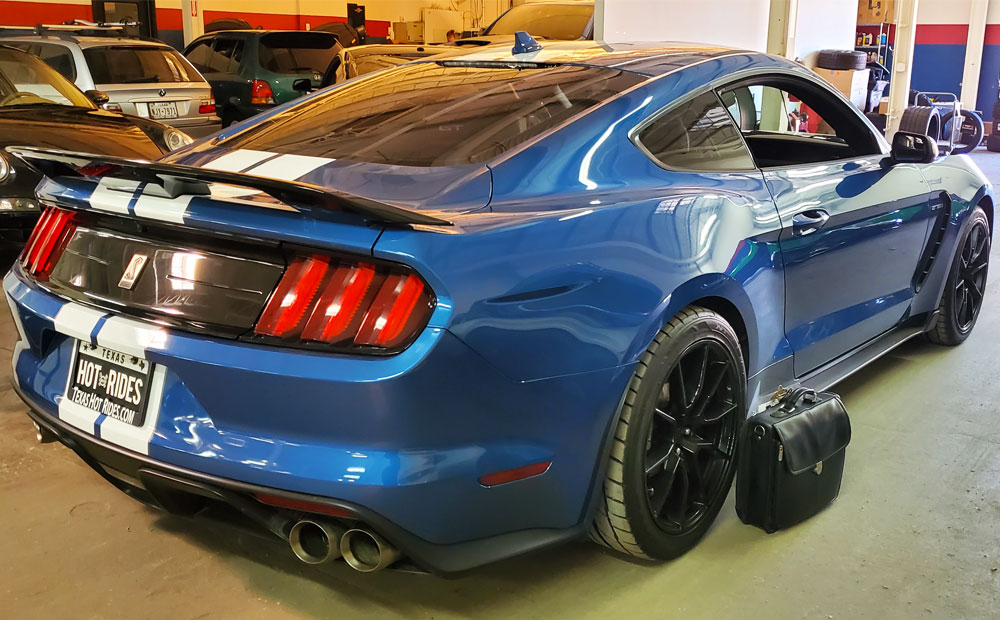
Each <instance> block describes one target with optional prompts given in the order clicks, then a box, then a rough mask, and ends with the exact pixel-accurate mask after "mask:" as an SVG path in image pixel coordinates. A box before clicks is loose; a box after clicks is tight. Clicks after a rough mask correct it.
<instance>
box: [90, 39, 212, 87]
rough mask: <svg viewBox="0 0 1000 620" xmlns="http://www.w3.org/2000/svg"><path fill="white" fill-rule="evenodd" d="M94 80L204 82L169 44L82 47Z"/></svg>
mask: <svg viewBox="0 0 1000 620" xmlns="http://www.w3.org/2000/svg"><path fill="white" fill-rule="evenodd" d="M83 57H84V58H85V59H86V61H87V66H88V67H90V74H91V76H93V78H94V83H95V84H156V83H162V82H204V81H205V80H204V78H202V77H201V75H200V74H199V73H198V72H197V71H196V70H195V68H194V67H192V66H191V65H190V63H188V61H187V60H185V59H184V57H183V56H181V55H180V54H179V53H177V52H176V51H174V50H173V49H171V48H168V47H149V46H142V47H139V46H126V45H122V46H111V47H91V48H87V49H85V50H83Z"/></svg>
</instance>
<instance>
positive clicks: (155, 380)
mask: <svg viewBox="0 0 1000 620" xmlns="http://www.w3.org/2000/svg"><path fill="white" fill-rule="evenodd" d="M101 331H104V330H103V329H102V330H101ZM166 376H167V369H166V368H164V367H163V366H156V367H155V368H154V369H153V376H152V377H151V379H150V384H149V398H148V400H147V403H146V419H145V420H143V422H142V426H133V425H132V424H128V423H125V422H122V421H121V420H116V419H114V418H104V420H103V421H102V422H101V439H103V440H105V441H110V442H111V443H113V444H115V445H118V446H121V447H123V448H126V449H128V450H132V451H133V452H138V453H140V454H149V442H150V440H151V439H152V438H153V433H154V432H155V431H156V422H157V420H158V419H159V417H160V401H161V400H163V382H164V379H165V378H166Z"/></svg>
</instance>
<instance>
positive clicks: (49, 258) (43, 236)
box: [20, 207, 77, 281]
mask: <svg viewBox="0 0 1000 620" xmlns="http://www.w3.org/2000/svg"><path fill="white" fill-rule="evenodd" d="M76 219H77V214H76V213H74V212H72V211H66V210H63V209H55V208H52V207H48V208H46V209H45V211H44V212H42V216H41V217H40V218H39V219H38V223H37V224H36V225H35V229H34V230H33V231H31V236H30V237H28V242H27V243H26V244H25V245H24V250H23V251H22V252H21V259H20V260H21V268H22V269H24V271H25V272H26V273H27V274H28V275H30V276H32V277H34V278H35V279H36V280H41V281H45V280H48V279H49V274H51V273H52V269H53V268H54V267H55V266H56V263H57V262H58V261H59V257H60V256H61V255H62V253H63V250H65V249H66V245H67V244H68V243H69V240H70V239H72V238H73V233H74V232H76Z"/></svg>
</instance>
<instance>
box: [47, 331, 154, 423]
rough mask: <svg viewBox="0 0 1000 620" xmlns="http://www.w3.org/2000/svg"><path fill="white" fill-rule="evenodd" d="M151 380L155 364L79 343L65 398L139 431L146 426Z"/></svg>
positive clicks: (75, 347)
mask: <svg viewBox="0 0 1000 620" xmlns="http://www.w3.org/2000/svg"><path fill="white" fill-rule="evenodd" d="M83 364H87V366H85V367H84V366H83ZM123 377H124V378H123ZM152 377H153V364H152V363H150V362H149V361H147V360H144V359H142V358H140V357H137V356H134V355H129V354H128V353H122V352H121V351H116V350H114V349H109V348H107V347H102V346H100V345H92V344H91V343H89V342H86V341H83V340H77V341H76V344H75V345H74V347H73V363H72V365H71V366H70V376H69V381H68V382H67V383H66V394H65V398H67V399H68V400H69V401H70V402H72V403H75V404H76V405H78V406H80V407H83V408H85V409H88V410H90V411H92V412H94V413H97V414H98V415H106V416H107V417H109V418H112V419H115V420H118V421H120V422H123V423H125V424H128V425H130V426H134V427H137V428H139V427H142V426H143V424H145V422H146V412H147V410H148V408H149V392H150V384H151V382H152Z"/></svg>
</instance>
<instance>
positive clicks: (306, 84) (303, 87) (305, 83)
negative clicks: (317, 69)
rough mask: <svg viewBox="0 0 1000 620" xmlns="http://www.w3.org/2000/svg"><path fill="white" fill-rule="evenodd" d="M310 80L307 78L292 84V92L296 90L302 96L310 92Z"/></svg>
mask: <svg viewBox="0 0 1000 620" xmlns="http://www.w3.org/2000/svg"><path fill="white" fill-rule="evenodd" d="M312 87H313V86H312V80H310V79H309V78H299V79H297V80H295V81H294V82H292V90H297V91H299V92H300V93H302V94H303V95H304V94H306V93H308V92H309V91H311V90H312Z"/></svg>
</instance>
